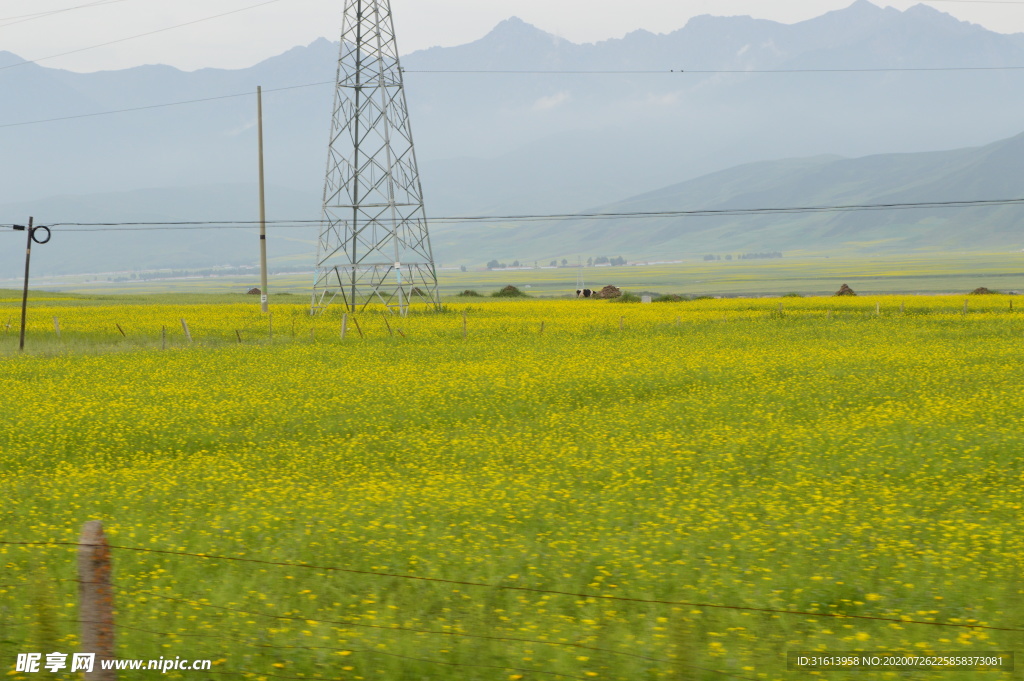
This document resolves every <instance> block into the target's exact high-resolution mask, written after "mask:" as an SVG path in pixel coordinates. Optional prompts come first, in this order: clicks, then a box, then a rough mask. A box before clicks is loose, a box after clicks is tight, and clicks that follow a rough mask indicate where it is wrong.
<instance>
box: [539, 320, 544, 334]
mask: <svg viewBox="0 0 1024 681" xmlns="http://www.w3.org/2000/svg"><path fill="white" fill-rule="evenodd" d="M540 335H542V336H543V335H544V322H541V323H540Z"/></svg>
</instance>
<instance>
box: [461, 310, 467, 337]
mask: <svg viewBox="0 0 1024 681" xmlns="http://www.w3.org/2000/svg"><path fill="white" fill-rule="evenodd" d="M466 333H467V329H466V311H465V310H463V311H462V337H463V338H465V337H466Z"/></svg>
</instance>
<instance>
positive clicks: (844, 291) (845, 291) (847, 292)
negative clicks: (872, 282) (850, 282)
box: [834, 284, 857, 296]
mask: <svg viewBox="0 0 1024 681" xmlns="http://www.w3.org/2000/svg"><path fill="white" fill-rule="evenodd" d="M834 295H837V296H855V295H857V294H856V293H854V292H853V289H852V288H850V287H849V286H847V285H846V284H843V285H842V286H840V287H839V290H838V291H836V292H835V294H834Z"/></svg>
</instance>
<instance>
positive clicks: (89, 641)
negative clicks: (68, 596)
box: [78, 520, 117, 681]
mask: <svg viewBox="0 0 1024 681" xmlns="http://www.w3.org/2000/svg"><path fill="white" fill-rule="evenodd" d="M78 543H79V544H80V546H79V547H78V602H79V608H78V612H79V615H78V616H79V619H80V620H81V625H82V652H84V653H94V654H95V655H96V661H95V664H94V665H93V670H92V672H90V673H86V675H85V678H86V681H113V680H114V679H116V678H117V672H116V671H114V670H113V669H103V668H102V665H101V664H100V661H101V660H113V659H114V590H113V587H112V586H111V584H110V575H111V571H112V569H113V568H112V566H111V563H110V546H108V544H107V538H106V536H104V534H103V524H102V523H101V522H100V521H99V520H91V521H89V522H87V523H86V524H85V525H84V526H83V528H82V536H81V538H80V539H79V540H78Z"/></svg>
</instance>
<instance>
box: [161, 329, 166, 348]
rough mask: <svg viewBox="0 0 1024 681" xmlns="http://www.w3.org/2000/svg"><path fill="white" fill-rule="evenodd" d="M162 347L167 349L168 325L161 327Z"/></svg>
mask: <svg viewBox="0 0 1024 681" xmlns="http://www.w3.org/2000/svg"><path fill="white" fill-rule="evenodd" d="M160 349H161V350H166V349H167V327H166V326H161V327H160Z"/></svg>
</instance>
